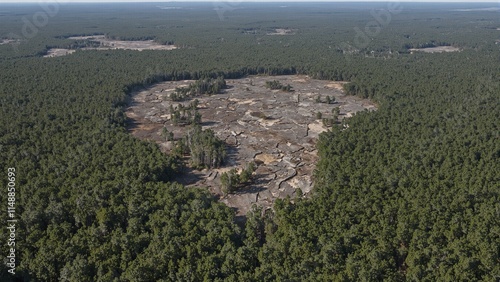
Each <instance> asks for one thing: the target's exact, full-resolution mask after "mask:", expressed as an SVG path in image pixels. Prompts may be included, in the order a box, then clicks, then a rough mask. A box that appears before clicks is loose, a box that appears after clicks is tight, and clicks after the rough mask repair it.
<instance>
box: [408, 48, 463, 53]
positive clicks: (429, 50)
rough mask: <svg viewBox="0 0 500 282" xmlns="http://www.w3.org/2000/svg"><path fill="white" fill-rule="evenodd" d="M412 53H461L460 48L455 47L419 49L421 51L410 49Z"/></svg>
mask: <svg viewBox="0 0 500 282" xmlns="http://www.w3.org/2000/svg"><path fill="white" fill-rule="evenodd" d="M409 50H410V52H425V53H442V52H457V51H460V49H459V48H456V47H453V46H439V47H430V48H419V49H415V48H412V49H409Z"/></svg>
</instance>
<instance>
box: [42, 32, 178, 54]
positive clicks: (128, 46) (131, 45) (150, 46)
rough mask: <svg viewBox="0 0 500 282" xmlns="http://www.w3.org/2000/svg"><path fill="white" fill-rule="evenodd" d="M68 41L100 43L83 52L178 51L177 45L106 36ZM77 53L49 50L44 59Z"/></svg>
mask: <svg viewBox="0 0 500 282" xmlns="http://www.w3.org/2000/svg"><path fill="white" fill-rule="evenodd" d="M68 39H73V40H92V41H96V42H99V43H100V44H101V45H100V46H99V47H85V48H81V49H82V50H115V49H123V50H138V51H142V50H174V49H177V47H176V46H175V45H161V44H158V43H156V42H154V41H153V40H146V41H122V40H112V39H107V38H106V37H105V36H104V35H95V36H73V37H69V38H68ZM73 52H75V50H69V49H49V51H48V53H47V55H45V56H44V57H58V56H64V55H68V54H71V53H73Z"/></svg>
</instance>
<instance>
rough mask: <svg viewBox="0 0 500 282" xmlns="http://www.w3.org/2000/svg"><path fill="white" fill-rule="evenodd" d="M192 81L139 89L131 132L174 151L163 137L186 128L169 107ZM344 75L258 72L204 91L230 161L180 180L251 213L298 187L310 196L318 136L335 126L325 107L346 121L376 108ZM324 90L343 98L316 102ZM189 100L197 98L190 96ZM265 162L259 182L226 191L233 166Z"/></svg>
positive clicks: (203, 101) (208, 116)
mask: <svg viewBox="0 0 500 282" xmlns="http://www.w3.org/2000/svg"><path fill="white" fill-rule="evenodd" d="M268 80H279V81H280V82H281V83H282V84H284V85H286V84H290V85H291V86H293V89H294V90H295V91H294V92H288V93H287V92H282V91H278V90H269V89H267V88H265V87H264V85H265V82H266V81H268ZM189 82H190V81H178V82H164V83H160V84H156V85H154V86H152V87H150V88H148V89H146V90H143V91H139V92H137V93H134V94H133V101H132V102H131V105H130V107H129V108H128V109H127V111H126V114H127V116H128V118H129V119H130V126H129V130H130V132H131V133H132V134H133V135H134V136H136V137H138V138H140V139H147V140H151V141H154V142H156V143H158V144H159V145H160V148H161V150H162V151H163V152H168V151H169V150H170V149H171V147H172V142H166V141H165V139H164V138H163V137H161V135H160V132H161V129H162V128H163V127H164V126H165V127H166V128H167V129H168V130H169V131H172V132H174V135H175V138H180V137H181V136H182V135H183V131H185V128H183V127H176V126H173V125H172V124H171V122H170V121H169V119H170V115H169V106H170V105H171V104H173V105H174V106H175V105H177V104H179V103H178V102H171V101H170V99H168V97H169V95H170V93H172V91H173V90H174V89H175V87H179V86H182V85H187V84H188V83H189ZM343 83H344V82H332V81H321V80H313V79H310V78H309V77H307V76H295V75H293V76H292V75H291V76H253V77H248V78H244V79H236V80H228V81H227V84H228V86H229V89H226V90H225V91H224V93H223V94H217V95H213V96H203V97H199V98H198V100H199V101H200V104H199V106H198V110H199V112H200V113H201V114H202V116H203V120H202V125H203V128H204V129H207V128H211V129H212V130H214V132H215V133H216V135H217V136H218V137H219V138H220V139H221V140H224V141H225V142H226V144H227V150H228V157H227V159H226V162H225V166H224V167H222V168H218V169H206V170H202V171H196V170H191V169H189V174H184V175H183V176H180V177H179V178H178V179H177V181H179V182H181V183H183V184H185V185H188V186H198V187H207V188H208V189H209V190H210V191H211V192H212V193H213V194H215V195H219V196H220V201H221V202H223V203H225V204H227V205H228V206H230V207H233V208H235V209H237V213H238V214H239V215H244V214H246V213H247V211H248V210H249V209H250V208H251V206H252V204H254V203H257V204H259V205H262V206H264V207H265V208H268V207H271V206H272V204H273V202H274V201H275V200H276V199H277V198H285V197H286V196H291V197H292V198H293V197H295V193H296V189H301V190H302V193H303V194H304V195H307V194H308V193H309V192H310V191H311V189H312V187H313V180H312V178H311V176H312V172H313V170H314V168H315V165H316V162H317V160H318V156H317V154H316V147H315V145H316V142H317V139H318V135H319V134H320V133H321V132H323V131H325V130H327V128H326V127H324V126H323V124H322V122H321V121H319V120H316V113H317V112H318V111H319V112H321V113H322V114H323V117H330V116H331V111H332V109H333V108H335V107H339V108H340V116H339V121H340V120H341V119H342V118H344V117H349V116H351V115H352V114H353V113H355V112H358V111H363V110H365V109H367V110H375V105H374V104H373V103H372V102H371V101H369V100H366V99H360V98H357V97H354V96H346V95H345V94H344V93H343V91H342V90H341V85H342V84H343ZM318 94H321V96H322V97H323V99H325V97H326V96H332V97H335V99H336V101H337V102H336V103H334V104H324V103H316V102H315V99H316V97H317V96H318ZM183 103H184V104H186V105H187V104H188V103H189V101H186V102H183ZM251 161H254V162H256V163H257V164H258V168H257V170H256V173H255V183H254V184H252V185H250V186H248V187H244V188H243V189H241V190H240V191H239V192H238V193H236V194H232V195H229V196H227V197H222V193H221V191H220V174H221V173H222V172H225V171H228V170H230V169H231V168H237V169H241V168H243V167H244V166H245V165H246V164H247V163H249V162H251Z"/></svg>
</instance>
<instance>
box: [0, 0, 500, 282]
mask: <svg viewBox="0 0 500 282" xmlns="http://www.w3.org/2000/svg"><path fill="white" fill-rule="evenodd" d="M1 5H2V6H1V7H2V9H1V10H2V17H0V23H1V24H0V38H10V37H12V36H14V35H12V34H18V35H19V34H22V33H21V29H22V26H20V23H23V21H22V17H24V16H26V15H33V14H34V13H36V12H37V11H40V8H39V7H38V6H33V5H26V6H24V5H23V6H22V7H21V6H19V5H14V4H1ZM172 5H174V4H172ZM175 5H176V6H178V7H180V9H172V10H164V9H158V8H157V7H155V6H156V4H143V3H142V4H131V5H127V6H120V7H119V6H117V5H112V4H100V5H99V6H97V4H95V5H89V6H84V5H81V6H78V7H76V6H73V5H60V11H59V13H60V15H64V17H62V16H57V17H51V18H50V19H49V24H48V25H47V26H44V27H43V28H39V29H37V33H36V36H33V37H32V38H29V40H28V39H26V38H24V39H26V40H22V41H19V42H18V43H16V44H11V43H9V44H2V45H0V81H1V83H0V120H1V121H2V122H1V123H0V133H1V134H0V155H1V156H2V157H1V158H0V167H1V168H2V171H6V168H8V167H16V169H17V171H18V181H17V187H16V189H17V192H18V193H17V201H18V202H17V203H18V208H17V209H16V212H17V215H18V219H19V222H18V223H19V229H18V233H17V236H18V238H19V240H18V241H17V244H18V245H16V247H17V248H16V249H17V250H18V252H17V256H18V259H19V260H18V262H19V264H18V265H17V268H16V273H17V274H16V277H15V278H18V279H19V280H24V281H59V280H61V281H113V280H115V281H185V280H190V281H203V280H207V281H216V280H219V281H220V280H228V281H238V280H239V281H339V280H341V281H380V280H386V281H495V279H497V277H498V276H499V275H500V266H499V263H498V260H499V257H500V253H499V250H498V246H499V245H500V239H499V238H500V229H499V226H500V221H499V220H500V216H499V213H498V211H499V210H500V206H499V203H500V196H499V191H500V190H499V186H498V183H499V182H500V178H499V174H498V172H499V171H500V167H499V164H500V161H499V158H500V147H499V146H500V145H499V144H500V143H499V142H498V140H499V135H498V132H499V130H498V127H499V125H498V120H499V117H498V113H499V112H500V108H499V105H500V102H499V96H498V93H500V80H499V78H498V77H499V74H500V67H499V65H498V58H499V57H500V50H499V49H498V46H497V45H496V44H495V41H494V38H496V37H497V36H498V31H497V30H496V28H497V27H499V26H500V22H499V21H498V16H497V15H496V14H495V13H491V12H487V11H469V12H459V11H455V12H453V13H450V12H439V11H444V10H451V9H461V8H463V6H462V5H465V7H468V5H469V6H470V5H471V4H470V3H468V4H447V5H450V6H447V5H445V4H429V5H430V6H421V4H418V5H419V6H417V4H411V3H408V4H407V3H405V9H403V11H402V12H401V13H400V14H397V15H396V14H395V15H393V17H392V21H391V23H390V24H389V25H388V26H387V27H384V28H383V29H382V32H380V34H379V35H378V36H375V37H373V38H369V39H370V40H369V41H368V44H366V45H363V46H355V44H354V42H353V40H354V38H355V36H356V34H355V33H354V32H353V28H354V27H357V26H359V24H360V23H362V24H364V23H365V22H367V20H366V19H367V18H370V17H371V15H370V10H371V9H372V8H373V9H374V10H375V11H380V9H385V8H386V7H385V6H381V5H382V4H377V3H363V5H364V7H365V8H366V9H364V10H363V9H352V7H351V6H349V5H356V4H350V3H344V4H335V5H332V4H322V5H317V6H315V7H311V6H309V7H308V8H307V9H304V6H303V5H304V4H300V3H296V4H290V7H289V8H287V11H288V12H287V13H280V12H276V11H277V10H275V9H274V8H270V7H269V6H267V5H263V6H262V5H261V6H262V7H260V6H251V5H252V4H245V3H241V4H240V5H242V6H241V7H245V8H247V7H251V8H252V9H237V10H235V11H231V12H230V13H231V14H229V12H228V11H226V15H227V17H228V18H229V16H231V17H230V18H229V19H230V20H227V21H220V19H219V17H217V15H216V14H215V12H214V14H209V13H208V14H207V9H208V8H210V7H211V6H212V4H211V3H210V4H197V5H200V6H199V7H198V6H194V7H192V6H189V5H194V4H186V3H175ZM186 5H187V6H186ZM203 5H205V6H203ZM247 5H249V6H247ZM358 5H359V4H358ZM383 5H385V4H383ZM474 5H475V6H474V7H477V8H485V7H487V6H484V5H483V4H474ZM186 7H187V8H189V9H185V8H186ZM356 7H358V8H359V6H355V8H356ZM211 8H213V7H211ZM415 8H418V9H415ZM96 10H99V11H100V12H99V13H95V11H96ZM436 11H438V12H436ZM103 14H105V15H106V16H105V17H104V16H103ZM82 17H84V19H85V20H84V21H82ZM292 17H293V18H294V20H293V21H291V20H290V19H291V18H292ZM27 18H28V19H29V18H30V17H29V16H28V17H27ZM146 19H147V20H146ZM88 23H91V24H90V25H89V24H88ZM277 26H287V27H290V28H294V29H297V33H296V34H294V35H287V36H266V33H267V31H268V30H272V29H273V28H276V27H277ZM248 29H251V33H248V31H249V30H248ZM457 31H460V32H457ZM75 32H78V33H77V34H75ZM96 33H97V34H107V35H108V36H109V37H115V38H121V39H143V38H149V39H151V38H154V40H156V41H158V42H174V43H175V44H176V45H177V46H179V47H180V49H177V50H173V51H141V52H139V51H132V50H113V51H86V50H79V51H77V52H75V53H74V54H72V55H69V56H65V57H60V58H41V55H43V54H45V53H46V52H47V48H48V47H49V46H52V47H71V48H76V47H82V46H85V45H86V44H91V43H88V42H75V41H74V40H68V39H66V38H67V37H68V36H71V35H91V34H96ZM21 39H22V38H21ZM338 42H345V43H346V44H345V45H342V44H339V43H338ZM443 43H445V44H451V45H453V46H456V47H461V48H463V51H461V52H456V53H443V54H423V53H415V54H409V51H408V48H410V47H426V46H436V45H441V44H443ZM242 50H244V52H242ZM255 74H263V75H280V74H307V75H309V76H310V77H312V78H319V79H328V80H343V81H350V83H348V84H345V86H344V87H345V90H346V92H347V93H348V94H351V95H358V96H359V97H365V98H371V99H374V100H376V102H377V103H378V105H379V107H378V110H377V111H375V112H370V113H368V112H361V113H359V114H357V115H356V116H354V117H352V118H350V119H349V120H348V123H349V127H348V128H346V127H343V128H339V127H332V128H331V130H330V131H329V132H327V133H325V134H322V135H321V137H320V139H319V141H318V154H319V156H320V161H319V162H318V164H317V169H316V172H315V187H314V190H313V191H312V193H311V198H310V199H302V200H300V201H297V200H294V201H291V200H289V199H285V200H279V201H277V202H276V203H275V206H274V212H271V211H266V212H262V211H260V210H258V208H254V209H253V210H252V212H251V213H250V214H249V215H248V217H247V223H246V225H245V228H244V230H243V229H240V228H239V227H238V226H237V225H236V224H235V223H234V212H233V211H232V210H231V209H229V208H227V207H226V206H224V205H222V204H220V203H217V202H216V201H215V199H213V198H212V197H211V196H210V195H209V194H207V193H206V192H203V191H201V190H200V189H196V188H185V187H181V186H179V185H176V184H172V183H170V181H171V180H172V176H173V175H175V174H176V173H177V167H178V162H177V161H176V157H175V156H173V155H170V156H169V155H164V154H162V153H161V152H160V150H159V148H158V147H157V146H156V145H153V144H151V143H147V142H141V141H139V140H137V139H135V138H133V137H132V136H131V135H130V134H129V133H128V132H127V131H126V130H125V125H126V124H127V119H126V117H125V115H124V108H125V107H126V106H127V101H128V99H129V97H128V93H130V92H131V90H133V89H137V88H140V87H144V86H148V85H150V84H151V83H155V82H158V81H164V80H184V79H194V80H198V79H201V78H205V79H206V78H207V77H211V78H212V80H213V79H216V78H217V77H225V78H227V79H233V78H241V77H243V76H245V75H255ZM196 89H199V90H200V91H204V90H208V89H211V87H208V86H207V85H206V84H204V83H200V84H199V85H198V86H196ZM212 90H213V89H211V90H210V91H212ZM196 91H197V90H196ZM196 91H195V92H196ZM180 114H181V115H182V113H180ZM186 115H187V112H186ZM192 116H194V114H193V115H192ZM337 116H338V115H337ZM346 122H347V121H345V122H343V123H346ZM191 130H194V132H193V133H194V134H193V133H191V139H189V138H188V139H184V140H183V141H182V142H178V144H179V145H178V146H179V148H180V149H179V150H180V151H181V152H186V151H187V152H189V151H190V150H191V149H190V148H189V146H188V145H190V144H195V145H194V146H195V147H196V156H197V157H196V158H195V160H194V161H195V162H197V163H198V164H200V163H203V162H204V161H205V160H207V162H205V163H204V165H215V163H219V162H221V161H222V159H221V158H220V157H217V156H220V155H223V153H222V151H221V150H220V148H221V147H222V145H221V144H220V143H218V141H217V140H216V139H215V136H213V133H212V134H211V133H200V132H198V133H196V129H191ZM194 135H198V137H196V138H192V137H193V136H194ZM194 140H199V142H198V141H194ZM214 143H215V144H219V145H213V144H214ZM207 144H212V145H207ZM204 146H206V147H208V148H210V152H212V153H213V154H212V153H210V152H208V153H207V152H203V151H204V149H202V147H204ZM210 154H212V155H211V156H210V157H207V155H210ZM202 155H203V157H202ZM214 160H216V161H215V163H214V162H213V161H214ZM240 176H241V175H240ZM240 176H238V182H239V181H240V179H239V178H240ZM233 178H234V179H233V180H235V179H236V177H233ZM241 178H244V177H241ZM0 183H1V184H2V187H6V184H7V183H6V177H0ZM0 202H2V203H6V202H7V200H6V193H0ZM6 232H7V230H6V229H4V228H3V229H2V230H1V231H0V237H2V238H7V233H6ZM1 249H2V253H3V254H6V253H7V245H6V244H3V246H2V247H1ZM6 274H7V273H6V266H5V265H4V264H3V265H2V267H1V275H2V276H1V277H0V280H2V281H9V279H11V278H12V276H8V275H9V274H7V276H6Z"/></svg>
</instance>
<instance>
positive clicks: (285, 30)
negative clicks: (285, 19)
mask: <svg viewBox="0 0 500 282" xmlns="http://www.w3.org/2000/svg"><path fill="white" fill-rule="evenodd" d="M293 34H295V30H293V29H289V28H277V29H275V30H274V32H269V33H267V35H293Z"/></svg>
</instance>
